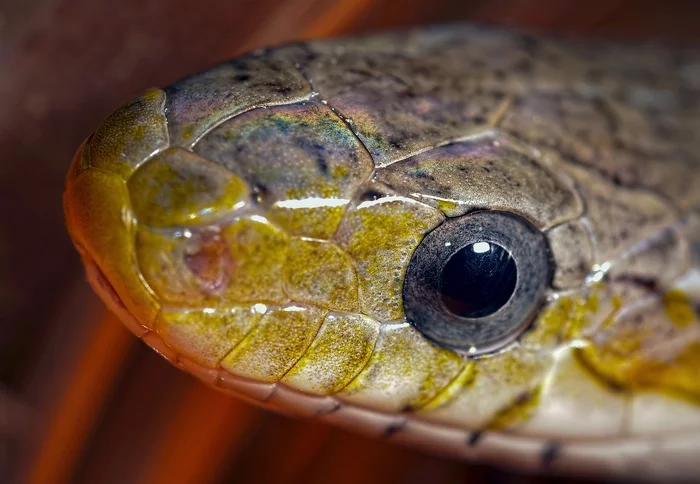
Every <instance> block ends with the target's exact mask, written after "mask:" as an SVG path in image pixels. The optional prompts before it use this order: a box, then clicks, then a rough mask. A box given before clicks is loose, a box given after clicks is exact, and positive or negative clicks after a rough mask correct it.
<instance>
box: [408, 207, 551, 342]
mask: <svg viewBox="0 0 700 484" xmlns="http://www.w3.org/2000/svg"><path fill="white" fill-rule="evenodd" d="M549 273H550V271H549V259H548V253H547V244H546V242H545V238H544V236H543V235H542V233H541V232H540V231H539V230H537V228H535V227H534V226H533V225H532V224H531V223H530V222H528V221H527V220H525V219H523V218H522V217H519V216H517V215H514V214H511V213H507V212H497V211H482V212H475V213H472V214H470V215H465V216H463V217H459V218H454V219H448V220H447V221H445V222H444V223H443V224H442V225H440V226H439V227H438V228H436V229H435V230H433V231H432V232H430V233H429V234H428V235H427V236H426V237H425V238H424V239H423V241H422V242H421V244H420V245H419V246H418V248H417V249H416V251H415V252H414V254H413V257H412V258H411V262H410V263H409V266H408V270H407V272H406V279H405V281H404V289H403V299H404V301H403V302H404V310H405V312H406V318H407V319H408V321H409V322H410V323H411V324H412V325H413V326H414V327H416V328H417V329H418V330H419V331H420V332H421V333H423V335H425V336H426V337H427V338H429V339H431V340H433V341H434V342H436V343H438V344H440V345H441V346H445V347H448V348H452V349H455V350H463V351H467V352H468V353H469V354H472V355H478V354H483V353H488V352H491V351H495V350H498V349H499V348H502V347H503V346H505V345H507V344H508V343H510V342H512V341H513V340H514V339H515V338H517V337H518V335H519V334H520V333H522V331H524V330H525V329H526V328H527V326H528V325H529V323H530V321H531V320H532V317H533V315H534V314H535V312H536V311H537V309H538V307H539V305H540V303H541V302H542V299H543V298H544V291H545V288H546V286H547V283H548V282H549Z"/></svg>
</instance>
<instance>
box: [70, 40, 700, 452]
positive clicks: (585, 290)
mask: <svg viewBox="0 0 700 484" xmlns="http://www.w3.org/2000/svg"><path fill="white" fill-rule="evenodd" d="M459 32H461V33H459ZM465 32H466V33H465ZM467 34H469V31H468V30H465V31H458V33H456V34H455V33H454V32H452V33H451V34H449V35H448V34H442V33H433V34H431V35H432V37H431V35H428V34H411V35H408V36H407V37H402V38H401V39H399V40H397V39H394V40H393V41H391V42H387V41H386V39H384V41H382V42H377V41H372V40H367V41H358V42H357V43H354V44H353V43H350V44H347V45H345V44H343V45H340V44H335V43H332V42H331V43H318V44H310V45H304V46H291V47H287V48H282V49H279V50H272V51H266V52H263V53H258V54H255V55H250V56H247V57H244V58H241V59H238V60H235V61H231V62H227V63H224V64H221V65H219V66H215V67H214V68H212V69H210V70H208V71H204V72H202V73H199V74H196V75H194V76H191V77H189V78H186V79H184V80H181V81H179V82H178V83H176V84H174V85H173V86H171V87H169V88H167V89H165V90H160V89H153V90H150V91H148V92H146V93H145V94H144V95H143V96H141V97H139V98H137V99H135V100H134V101H132V102H131V103H129V104H127V105H125V106H124V107H122V108H120V109H119V110H117V111H116V112H115V113H113V114H112V115H111V116H110V117H108V118H107V119H106V120H105V121H104V123H103V124H102V125H101V126H100V127H99V128H98V129H97V131H96V132H95V133H94V134H93V135H92V136H91V137H90V138H89V139H88V140H87V141H86V142H85V143H84V144H83V146H82V147H81V148H80V150H79V151H78V153H77V155H76V157H75V159H74V161H73V164H72V167H71V169H70V172H69V175H68V180H67V190H66V193H65V197H64V207H65V212H66V221H67V225H68V228H69V231H70V233H71V236H72V238H73V240H74V242H75V244H76V246H77V247H78V249H79V250H80V252H81V254H82V255H83V258H84V261H85V264H86V267H87V268H88V274H89V276H90V280H91V282H92V284H93V286H94V287H95V289H96V290H97V291H98V292H99V293H100V294H101V295H102V297H103V299H105V301H106V302H107V303H108V304H109V305H110V306H111V307H112V309H113V310H114V311H116V312H117V313H118V314H119V315H120V316H121V318H122V319H123V320H124V322H125V323H126V324H127V325H128V326H129V328H130V329H131V330H132V331H134V333H135V334H137V335H138V336H140V337H142V338H143V339H144V341H146V342H147V343H148V344H150V345H151V346H153V347H154V348H155V349H157V350H158V351H159V352H161V353H162V354H164V355H165V356H166V357H168V358H169V359H170V360H171V361H172V362H173V363H175V364H176V365H178V366H180V367H181V368H183V369H185V370H187V371H189V372H191V373H194V374H195V375H197V376H198V377H200V378H202V379H203V380H204V381H206V382H208V383H209V384H211V385H214V386H216V387H218V388H221V389H224V390H230V391H233V392H235V393H238V394H241V393H242V394H244V395H248V396H250V397H253V398H254V399H255V400H258V401H264V402H266V403H267V404H269V405H271V406H277V407H286V408H289V407H296V408H297V410H299V411H301V412H302V413H304V412H306V413H308V412H309V411H311V413H312V414H314V415H324V418H328V419H331V420H333V419H335V420H338V421H345V423H348V422H350V424H353V423H354V422H357V421H358V417H357V415H358V414H359V415H360V416H361V418H359V421H360V422H362V423H363V425H369V426H370V427H372V428H375V429H376V428H377V427H381V428H383V429H384V430H386V429H393V431H392V435H393V433H395V432H396V429H399V428H401V429H403V432H405V433H407V434H410V435H414V437H415V436H418V437H420V436H424V437H425V436H426V435H427V437H428V438H430V439H437V440H440V439H444V440H446V441H448V442H449V445H448V447H451V448H456V447H459V448H460V449H462V448H467V447H469V445H467V444H468V442H473V443H474V442H476V439H466V437H465V436H466V435H470V434H469V433H470V432H477V433H476V434H471V435H477V436H478V435H480V433H481V432H483V431H489V432H491V431H493V435H500V434H499V432H501V431H507V432H509V433H512V434H518V435H520V436H521V437H523V438H526V439H532V440H524V441H521V442H526V443H525V444H522V445H524V446H525V447H523V448H528V449H529V448H530V447H528V445H530V444H531V443H532V442H542V441H544V440H551V439H553V440H556V441H561V440H568V439H584V440H586V439H588V440H592V441H595V442H599V441H600V440H601V439H603V440H604V439H615V438H620V437H621V436H623V435H630V434H633V435H643V436H649V435H655V432H656V433H659V432H662V431H673V430H680V429H682V428H683V427H684V426H685V425H687V424H688V422H695V424H698V422H700V412H698V410H697V402H698V401H700V383H699V382H700V379H698V378H697V371H698V369H700V360H699V359H698V354H700V339H699V337H700V331H699V330H698V324H697V314H696V311H695V309H694V304H696V302H694V301H696V299H695V298H697V292H696V291H697V267H698V255H697V247H698V245H700V244H698V240H700V216H698V212H697V210H695V211H694V210H693V209H692V201H690V202H689V201H688V200H689V198H688V197H689V195H688V193H690V192H689V191H688V189H687V183H688V182H687V181H686V180H680V178H683V175H682V174H681V172H679V171H677V172H675V173H676V175H668V174H666V173H665V172H663V173H664V174H663V175H661V174H660V173H662V172H660V171H658V170H657V171H656V172H654V170H656V169H657V168H658V167H655V165H650V167H651V168H650V170H651V172H654V173H657V174H658V176H656V175H654V177H652V179H650V180H642V181H643V182H644V183H646V182H647V181H648V184H647V185H649V186H636V185H635V184H633V183H626V181H625V180H621V179H620V178H619V177H616V176H611V175H610V173H608V172H606V171H605V170H603V169H601V168H599V167H597V166H595V163H597V162H598V160H599V159H601V157H602V158H604V159H606V160H613V159H617V158H615V157H622V156H623V155H624V156H627V155H628V153H626V152H623V151H615V150H622V148H620V146H619V144H618V145H615V144H614V143H612V144H611V146H607V145H605V144H604V143H603V144H601V145H600V146H598V147H592V145H591V144H590V143H587V140H586V139H581V138H582V137H584V138H585V136H584V135H586V134H588V133H589V132H588V131H586V130H585V129H583V128H582V126H584V125H586V126H587V125H590V124H591V123H592V122H591V120H590V119H589V118H587V117H586V116H589V115H590V116H594V115H595V113H596V112H598V111H596V112H594V113H593V114H591V113H590V112H589V110H588V107H590V104H591V103H588V104H585V103H582V102H581V101H580V99H578V98H577V100H576V102H578V103H579V104H577V105H576V107H575V108H574V107H572V106H571V105H569V104H566V103H564V105H562V106H559V105H557V106H551V105H550V104H548V103H550V102H551V100H550V99H549V98H545V97H541V98H539V97H538V96H539V95H541V93H538V92H536V89H535V88H534V87H533V88H532V89H533V94H532V96H529V97H528V96H524V94H523V93H522V92H521V89H522V85H523V84H522V83H523V82H525V81H524V80H523V79H519V80H518V82H513V80H512V79H510V78H508V77H507V76H505V78H504V77H503V76H502V75H501V76H495V77H493V78H489V79H490V80H491V81H492V82H491V83H485V85H484V86H485V87H484V86H482V87H483V88H482V89H480V90H479V92H478V93H475V92H472V90H473V88H474V86H473V83H468V82H461V80H464V79H468V78H469V76H471V75H473V73H472V71H470V70H469V69H467V68H466V67H463V63H452V64H449V63H445V62H442V63H436V62H435V58H434V55H436V54H435V53H436V52H443V50H444V49H448V50H447V51H444V52H446V53H444V54H441V55H444V56H447V58H451V59H452V58H453V57H454V56H457V55H461V56H467V57H469V56H472V57H475V58H476V57H479V56H480V55H481V57H484V56H486V57H487V58H489V59H490V58H491V57H495V58H498V59H500V60H499V62H503V63H507V61H508V59H510V58H507V56H506V57H501V56H490V55H489V52H491V53H492V50H493V49H496V50H497V51H498V49H502V53H503V55H504V56H505V55H506V54H507V55H510V56H512V57H513V59H511V60H513V64H514V65H515V64H516V63H517V62H516V61H518V60H520V61H522V59H520V56H521V55H525V54H523V53H522V52H520V51H519V50H518V47H517V46H514V45H512V39H511V38H510V37H507V36H503V37H499V36H498V35H495V36H491V37H488V36H487V37H478V36H477V37H476V38H469V40H470V42H471V41H474V42H476V44H475V45H477V46H479V45H480V49H477V48H476V47H475V48H474V49H473V50H470V49H471V48H467V47H465V37H464V36H465V35H467ZM469 35H473V33H472V34H469ZM455 36H456V38H457V40H455ZM460 36H461V37H460ZM467 38H468V35H467ZM459 39H461V40H459ZM485 39H486V40H485ZM455 42H456V43H455ZM460 42H461V44H460ZM480 42H481V43H482V44H483V45H481V44H480ZM499 42H500V43H502V44H503V45H501V44H499ZM468 44H469V45H472V43H469V42H468ZM339 45H340V46H339ZM518 45H520V44H518ZM521 47H522V46H521ZM543 48H544V47H543ZM441 49H442V50H441ZM459 49H462V50H461V51H460V50H459ZM397 52H399V53H401V55H398V54H397ZM484 52H485V54H484ZM499 52H501V51H499ZM431 53H432V54H431ZM479 53H482V54H479ZM431 55H433V57H431ZM528 55H529V54H528ZM450 56H453V57H450ZM481 57H479V58H480V59H481ZM460 58H461V57H460ZM481 62H482V64H483V62H486V61H485V60H484V59H481ZM464 65H468V63H464ZM460 69H466V70H460ZM513 69H515V67H513ZM436 73H437V74H436ZM438 74H439V75H438ZM446 79H455V82H446V81H445V80H446ZM457 80H460V82H457ZM311 82H313V88H312V86H311ZM528 82H532V81H528ZM319 92H320V94H318V93H319ZM516 101H518V102H516ZM601 102H602V101H601ZM574 104H575V103H574ZM625 109H630V108H625ZM567 110H568V111H567ZM625 112H626V113H627V115H629V112H628V111H625ZM620 116H622V114H620ZM625 119H626V118H625ZM635 119H636V118H635ZM564 121H565V122H564ZM642 121H643V122H642ZM642 121H639V119H637V122H642V124H644V122H651V121H648V120H647V121H644V120H642ZM593 126H597V125H596V124H593ZM640 129H641V128H640ZM582 133H583V134H582ZM601 136H602V135H601ZM553 139H554V140H559V141H560V143H552V142H551V141H552V140H553ZM594 148H595V149H598V150H599V151H597V152H596V157H590V156H589V154H590V153H589V152H590V151H591V150H593V149H594ZM606 150H607V151H606ZM615 166H616V165H615ZM674 176H675V177H676V178H674ZM679 176H680V178H679ZM664 177H665V178H664ZM696 181H697V180H696ZM654 183H657V184H658V186H656V185H654V186H652V185H653V184H654ZM673 183H676V185H673ZM641 185H643V183H642V184H641ZM669 187H672V188H669ZM673 187H676V188H677V189H676V188H673ZM657 188H658V190H657ZM664 191H665V192H664ZM659 192H664V193H676V194H678V197H679V198H678V200H676V202H678V203H670V202H669V201H668V197H667V196H663V195H660V194H659ZM669 196H670V195H669ZM679 207H680V208H679ZM693 267H694V268H695V269H692V268H693ZM694 291H695V292H694ZM362 416H364V417H362ZM414 417H415V418H414ZM368 422H369V423H368ZM426 425H427V426H428V428H429V429H432V430H428V431H426V430H425V428H426V427H425V426H426ZM438 428H441V429H450V432H451V433H450V432H448V434H440V433H439V432H438V431H437V430H435V429H438ZM455 429H457V430H455ZM426 432H427V433H426ZM412 433H413V434H412ZM421 438H422V437H421ZM595 439H598V440H595ZM457 440H459V442H457ZM465 442H467V444H465ZM527 442H529V443H527ZM446 445H447V444H446ZM499 445H500V444H499ZM517 445H520V444H517ZM533 445H534V444H533ZM537 445H539V444H537ZM460 446H461V447H460ZM460 452H462V451H460ZM464 452H466V451H464Z"/></svg>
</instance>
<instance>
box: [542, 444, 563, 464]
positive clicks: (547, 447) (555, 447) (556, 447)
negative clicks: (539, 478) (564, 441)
mask: <svg viewBox="0 0 700 484" xmlns="http://www.w3.org/2000/svg"><path fill="white" fill-rule="evenodd" d="M561 452H562V445H561V443H560V442H556V441H551V442H547V443H546V444H544V446H543V447H542V453H541V454H540V460H541V461H542V466H543V467H549V466H551V465H552V463H553V462H554V461H555V460H556V459H557V457H559V455H561Z"/></svg>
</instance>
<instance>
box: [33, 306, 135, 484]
mask: <svg viewBox="0 0 700 484" xmlns="http://www.w3.org/2000/svg"><path fill="white" fill-rule="evenodd" d="M135 342H136V339H135V338H134V337H133V336H132V335H131V333H129V332H128V331H127V330H126V328H124V326H123V325H122V324H121V322H120V321H119V320H118V319H117V318H116V316H114V315H112V314H111V313H106V314H105V315H104V317H103V318H102V319H101V320H100V321H99V322H98V324H96V325H95V329H94V332H93V334H92V335H91V337H90V338H89V339H88V342H87V344H86V345H85V346H86V347H85V350H84V353H83V356H82V358H81V359H80V361H79V363H78V365H77V367H76V369H75V371H74V372H73V374H74V377H73V378H72V379H71V380H70V383H69V385H68V387H67V388H66V390H65V393H64V395H65V396H64V397H63V399H62V400H61V402H60V403H59V405H58V408H57V409H56V411H55V412H54V413H53V416H52V418H51V423H50V424H49V428H48V430H47V433H46V438H45V439H44V441H43V442H42V445H41V447H40V449H39V451H38V453H37V456H36V458H35V461H34V465H33V466H32V468H31V470H30V475H29V477H28V479H27V482H28V483H31V484H44V483H55V484H59V483H62V482H68V481H69V479H70V478H71V474H72V472H73V469H74V466H75V464H76V462H78V460H79V459H80V456H81V453H82V450H83V446H84V445H85V443H86V441H87V439H88V436H89V435H90V432H91V431H92V428H93V426H94V424H95V421H96V420H97V418H98V416H99V414H100V410H101V409H102V407H103V405H104V403H105V401H106V400H107V397H108V393H109V390H110V389H111V388H112V385H113V383H114V380H115V378H116V377H117V375H118V374H119V372H120V370H121V368H122V367H123V365H124V362H125V360H126V356H127V354H128V352H129V350H130V348H131V347H132V345H133V344H134V343H135Z"/></svg>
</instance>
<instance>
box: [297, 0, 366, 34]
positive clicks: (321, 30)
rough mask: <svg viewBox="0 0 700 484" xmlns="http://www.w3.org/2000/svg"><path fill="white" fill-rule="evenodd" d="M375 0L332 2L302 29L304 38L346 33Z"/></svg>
mask: <svg viewBox="0 0 700 484" xmlns="http://www.w3.org/2000/svg"><path fill="white" fill-rule="evenodd" d="M374 3H376V2H375V0H338V1H336V2H332V3H331V5H330V7H328V8H327V9H326V10H325V11H324V12H322V14H321V15H317V16H316V17H315V18H314V19H313V21H312V22H311V23H310V24H309V25H308V26H307V27H306V29H304V36H305V37H306V38H320V37H328V36H330V35H338V34H343V33H346V32H347V31H348V30H350V28H351V27H352V26H353V25H354V24H355V22H357V21H358V20H359V19H360V18H361V17H362V15H363V14H365V13H366V12H367V11H368V10H369V8H370V7H371V6H372V5H373V4H374Z"/></svg>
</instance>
